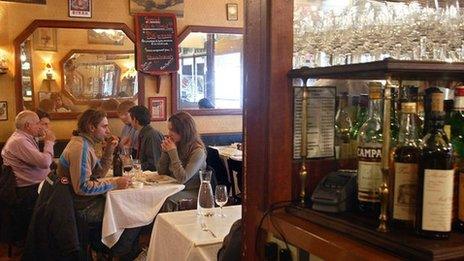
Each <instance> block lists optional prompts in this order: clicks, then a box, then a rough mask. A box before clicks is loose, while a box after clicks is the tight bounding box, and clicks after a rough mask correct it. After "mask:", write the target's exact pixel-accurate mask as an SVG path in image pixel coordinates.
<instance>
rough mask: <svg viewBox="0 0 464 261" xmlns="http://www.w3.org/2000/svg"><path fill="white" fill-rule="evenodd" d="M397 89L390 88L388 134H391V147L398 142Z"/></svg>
mask: <svg viewBox="0 0 464 261" xmlns="http://www.w3.org/2000/svg"><path fill="white" fill-rule="evenodd" d="M398 94H399V90H398V88H391V106H390V133H391V134H390V135H391V137H390V138H391V147H395V146H396V144H397V142H398V133H399V131H400V126H399V123H398V111H399V108H398V107H399V106H398V105H399V97H398V96H399V95H398Z"/></svg>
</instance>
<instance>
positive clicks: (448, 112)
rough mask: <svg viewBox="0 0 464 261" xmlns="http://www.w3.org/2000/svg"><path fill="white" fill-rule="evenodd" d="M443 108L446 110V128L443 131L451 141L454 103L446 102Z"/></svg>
mask: <svg viewBox="0 0 464 261" xmlns="http://www.w3.org/2000/svg"><path fill="white" fill-rule="evenodd" d="M443 106H444V110H445V126H444V127H443V130H444V131H445V133H446V136H447V137H448V138H449V139H450V140H451V114H452V112H453V109H454V101H453V100H445V102H444V105H443Z"/></svg>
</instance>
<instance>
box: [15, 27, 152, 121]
mask: <svg viewBox="0 0 464 261" xmlns="http://www.w3.org/2000/svg"><path fill="white" fill-rule="evenodd" d="M39 27H48V28H75V29H113V30H121V31H123V32H124V33H125V34H126V36H127V37H128V38H129V39H130V40H131V41H132V42H133V43H134V46H135V34H134V32H133V31H132V30H131V29H130V28H129V26H127V25H126V24H124V23H111V22H81V21H64V20H34V21H33V22H32V23H31V24H30V25H29V26H28V27H26V29H24V30H23V31H22V32H21V33H20V34H19V35H18V36H17V37H16V38H15V39H14V41H13V44H14V50H15V99H16V114H18V113H19V112H20V111H22V110H23V109H24V106H23V96H22V83H21V77H20V76H21V58H20V55H21V43H22V42H24V41H25V40H26V39H27V38H28V37H29V36H31V35H32V34H33V32H34V31H35V30H36V29H37V28H39ZM134 48H135V47H134ZM134 52H135V49H134ZM60 70H61V69H60ZM137 79H138V86H139V88H138V91H139V92H138V98H137V100H138V104H139V105H143V104H144V97H145V85H144V82H145V78H144V75H143V74H141V73H140V72H137ZM107 114H108V117H117V112H115V111H114V112H113V111H110V112H107ZM78 115H79V112H66V113H50V116H51V118H52V119H53V120H61V119H76V118H77V116H78Z"/></svg>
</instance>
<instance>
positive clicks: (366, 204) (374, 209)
mask: <svg viewBox="0 0 464 261" xmlns="http://www.w3.org/2000/svg"><path fill="white" fill-rule="evenodd" d="M381 115H382V84H381V83H379V82H370V83H369V111H368V117H367V120H366V121H365V122H364V124H363V125H362V126H361V128H360V129H359V135H358V149H357V156H358V206H359V210H360V211H361V212H363V213H365V214H367V215H370V216H378V215H379V213H380V198H379V191H378V188H379V186H380V185H381V184H382V171H381V156H382V142H383V138H382V116H381Z"/></svg>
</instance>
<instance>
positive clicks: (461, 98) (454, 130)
mask: <svg viewBox="0 0 464 261" xmlns="http://www.w3.org/2000/svg"><path fill="white" fill-rule="evenodd" d="M450 124H451V144H452V145H453V151H454V156H455V157H454V158H455V167H456V169H457V182H458V193H457V195H458V197H457V204H458V215H457V222H456V226H457V227H458V229H459V230H461V231H464V86H459V87H456V88H455V89H454V111H453V112H452V113H451V117H450Z"/></svg>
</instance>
